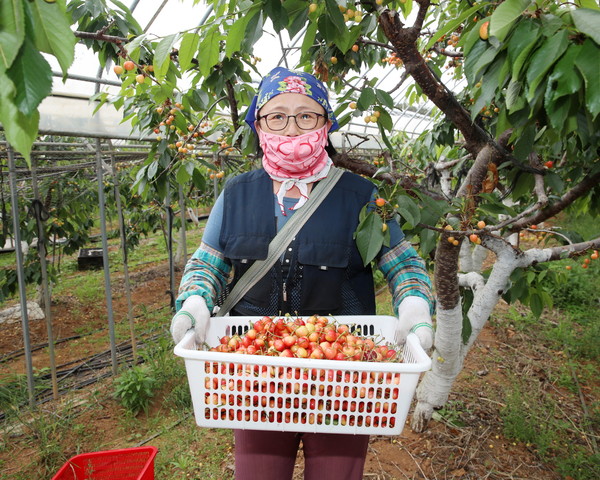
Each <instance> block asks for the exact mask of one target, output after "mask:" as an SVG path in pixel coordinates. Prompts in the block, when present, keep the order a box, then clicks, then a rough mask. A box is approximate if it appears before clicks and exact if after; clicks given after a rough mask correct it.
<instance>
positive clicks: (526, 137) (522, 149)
mask: <svg viewBox="0 0 600 480" xmlns="http://www.w3.org/2000/svg"><path fill="white" fill-rule="evenodd" d="M534 139H535V127H534V126H533V125H528V126H527V127H526V128H525V129H524V130H523V132H522V133H521V136H520V137H519V138H517V140H516V141H515V143H514V146H515V148H514V150H513V155H514V156H515V158H518V159H519V160H525V159H526V158H527V156H528V155H529V154H530V153H531V151H532V149H533V144H534Z"/></svg>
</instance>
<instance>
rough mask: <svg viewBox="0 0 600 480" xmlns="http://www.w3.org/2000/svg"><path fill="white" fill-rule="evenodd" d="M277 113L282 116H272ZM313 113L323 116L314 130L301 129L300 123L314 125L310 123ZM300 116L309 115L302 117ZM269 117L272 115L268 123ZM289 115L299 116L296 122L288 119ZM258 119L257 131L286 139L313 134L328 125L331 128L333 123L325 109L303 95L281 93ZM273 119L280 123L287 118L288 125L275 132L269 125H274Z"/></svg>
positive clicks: (264, 106)
mask: <svg viewBox="0 0 600 480" xmlns="http://www.w3.org/2000/svg"><path fill="white" fill-rule="evenodd" d="M276 113H278V114H281V115H275V116H273V115H272V114H276ZM311 113H313V114H314V113H317V114H319V115H322V116H318V118H317V121H316V124H315V126H314V127H313V128H308V129H302V128H300V127H299V126H298V122H300V123H301V124H302V125H304V126H306V125H312V123H310V118H311V115H310V114H311ZM300 114H307V115H305V116H301V115H300ZM267 115H270V116H269V120H268V122H267V119H265V118H264V117H265V116H267ZM288 115H298V116H297V117H296V121H294V118H291V117H290V118H288V117H287V116H288ZM258 118H259V119H260V120H257V121H256V124H255V125H256V129H257V130H263V131H265V132H267V133H274V134H276V135H284V136H286V137H296V136H298V135H303V134H305V133H309V132H313V131H315V130H318V129H319V128H322V127H323V125H325V124H326V123H327V124H328V125H330V126H331V121H330V120H327V116H326V115H325V109H324V108H323V107H322V106H321V105H319V104H318V103H317V102H316V101H315V100H313V99H312V98H310V97H308V96H306V95H303V94H301V93H281V94H279V95H277V96H276V97H273V98H272V99H271V100H269V101H268V102H267V103H265V104H264V105H263V107H262V108H261V109H260V111H259V112H258ZM271 118H273V119H278V120H280V121H281V120H284V121H285V119H286V118H287V125H286V126H285V128H283V129H282V130H279V129H277V130H273V129H272V128H269V124H274V121H273V122H272V121H271ZM307 121H308V122H309V123H308V124H307V123H304V122H307Z"/></svg>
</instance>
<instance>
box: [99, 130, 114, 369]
mask: <svg viewBox="0 0 600 480" xmlns="http://www.w3.org/2000/svg"><path fill="white" fill-rule="evenodd" d="M96 175H97V176H98V206H99V208H100V234H101V235H102V260H103V264H104V292H105V296H106V313H107V317H108V334H109V337H110V359H111V363H112V373H113V375H116V374H117V346H116V341H115V320H114V316H113V306H112V292H111V288H110V268H109V264H108V236H107V234H106V207H105V206H106V203H105V198H104V172H103V170H102V144H101V143H100V139H99V138H97V139H96Z"/></svg>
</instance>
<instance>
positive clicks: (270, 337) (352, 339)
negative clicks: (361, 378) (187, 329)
mask: <svg viewBox="0 0 600 480" xmlns="http://www.w3.org/2000/svg"><path fill="white" fill-rule="evenodd" d="M210 351H211V352H224V353H243V354H249V355H268V356H277V357H290V358H313V359H327V360H342V361H362V362H400V361H401V360H402V359H401V358H400V357H401V354H400V352H398V351H397V350H396V349H395V348H394V347H393V346H392V345H390V344H388V343H385V342H383V341H382V340H381V339H377V338H376V337H368V336H362V335H360V334H359V333H358V330H357V329H356V328H355V327H353V326H350V325H343V324H338V322H336V321H335V319H332V318H329V317H324V316H318V315H312V316H310V317H308V318H306V320H303V319H302V318H299V317H268V316H265V317H262V318H261V319H259V320H257V321H255V322H254V323H253V324H252V325H250V328H249V329H248V331H247V332H246V333H245V334H243V335H233V336H223V337H221V338H220V343H219V345H217V346H216V347H212V348H211V349H210Z"/></svg>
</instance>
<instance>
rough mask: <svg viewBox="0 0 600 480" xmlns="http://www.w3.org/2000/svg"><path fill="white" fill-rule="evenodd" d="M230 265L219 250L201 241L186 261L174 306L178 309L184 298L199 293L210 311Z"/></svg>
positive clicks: (222, 286)
mask: <svg viewBox="0 0 600 480" xmlns="http://www.w3.org/2000/svg"><path fill="white" fill-rule="evenodd" d="M230 272H231V265H230V264H229V263H228V262H227V260H225V257H224V256H223V254H222V253H221V252H219V251H218V250H215V249H214V248H211V247H209V246H208V245H207V244H205V243H201V244H200V246H199V247H198V250H196V251H195V252H194V254H193V255H192V258H190V260H189V261H188V263H187V265H186V266H185V270H184V272H183V276H182V277H181V283H180V284H179V295H178V296H177V299H176V300H175V308H176V310H179V309H180V308H181V306H182V305H183V302H184V301H185V299H186V298H188V297H190V296H192V295H201V296H202V297H204V300H206V306H207V307H208V310H209V311H211V312H212V310H213V308H214V306H215V302H216V300H217V298H219V296H220V295H221V293H222V292H223V290H224V288H225V286H226V285H227V280H228V278H229V273H230Z"/></svg>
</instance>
